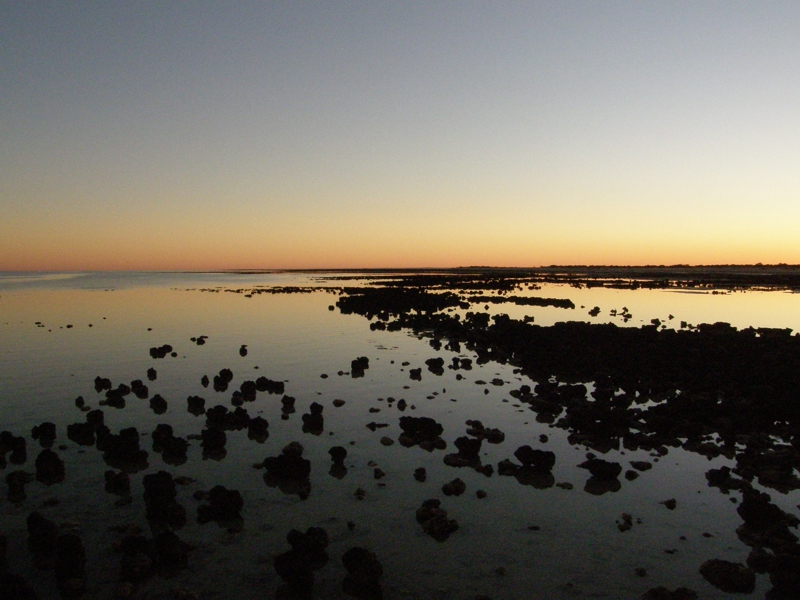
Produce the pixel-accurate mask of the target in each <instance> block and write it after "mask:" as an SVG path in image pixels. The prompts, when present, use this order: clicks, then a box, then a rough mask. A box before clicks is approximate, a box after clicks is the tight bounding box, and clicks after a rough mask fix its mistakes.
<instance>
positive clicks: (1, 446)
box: [0, 431, 28, 466]
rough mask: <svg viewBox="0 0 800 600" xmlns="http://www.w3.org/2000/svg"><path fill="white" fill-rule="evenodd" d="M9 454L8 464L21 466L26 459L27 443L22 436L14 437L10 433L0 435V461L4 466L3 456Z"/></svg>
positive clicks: (4, 432) (5, 432)
mask: <svg viewBox="0 0 800 600" xmlns="http://www.w3.org/2000/svg"><path fill="white" fill-rule="evenodd" d="M7 452H11V456H10V457H9V459H8V460H9V462H11V464H13V465H21V464H23V463H24V462H25V461H26V460H27V459H28V454H27V442H26V441H25V438H24V437H22V436H15V435H14V434H12V433H11V432H10V431H3V432H1V433H0V459H1V460H2V461H3V466H5V454H6V453H7Z"/></svg>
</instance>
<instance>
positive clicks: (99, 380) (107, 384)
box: [94, 375, 111, 394]
mask: <svg viewBox="0 0 800 600" xmlns="http://www.w3.org/2000/svg"><path fill="white" fill-rule="evenodd" d="M110 389H111V380H110V379H108V378H106V377H100V376H99V375H98V376H97V377H95V378H94V390H95V391H96V392H97V393H98V394H99V393H100V392H103V391H108V390H110Z"/></svg>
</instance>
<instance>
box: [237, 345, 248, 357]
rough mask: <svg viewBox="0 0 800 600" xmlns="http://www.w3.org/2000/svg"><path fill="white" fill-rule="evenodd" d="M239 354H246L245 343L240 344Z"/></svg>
mask: <svg viewBox="0 0 800 600" xmlns="http://www.w3.org/2000/svg"><path fill="white" fill-rule="evenodd" d="M239 356H242V357H244V356H247V344H242V345H241V346H240V347H239Z"/></svg>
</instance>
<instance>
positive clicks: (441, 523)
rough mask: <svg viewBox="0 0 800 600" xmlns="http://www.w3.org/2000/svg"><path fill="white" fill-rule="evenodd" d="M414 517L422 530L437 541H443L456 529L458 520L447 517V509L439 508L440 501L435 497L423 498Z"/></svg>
mask: <svg viewBox="0 0 800 600" xmlns="http://www.w3.org/2000/svg"><path fill="white" fill-rule="evenodd" d="M416 517H417V523H420V524H421V525H422V530H423V531H424V532H425V533H426V534H428V535H429V536H431V537H432V538H433V539H435V540H436V541H437V542H443V541H445V540H446V539H447V538H448V537H450V534H451V533H453V532H454V531H456V530H457V529H458V522H457V521H456V520H455V519H448V518H447V511H446V510H444V509H443V508H441V501H440V500H437V499H435V498H433V499H430V500H425V502H423V503H422V506H421V507H420V508H418V509H417V514H416Z"/></svg>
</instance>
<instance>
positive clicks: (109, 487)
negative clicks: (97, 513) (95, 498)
mask: <svg viewBox="0 0 800 600" xmlns="http://www.w3.org/2000/svg"><path fill="white" fill-rule="evenodd" d="M105 480H106V485H105V490H106V492H108V493H109V494H114V495H116V496H130V493H131V478H130V476H129V475H128V474H127V473H126V472H125V471H119V472H116V471H106V472H105Z"/></svg>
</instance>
